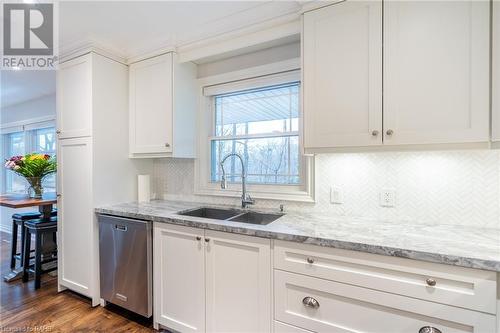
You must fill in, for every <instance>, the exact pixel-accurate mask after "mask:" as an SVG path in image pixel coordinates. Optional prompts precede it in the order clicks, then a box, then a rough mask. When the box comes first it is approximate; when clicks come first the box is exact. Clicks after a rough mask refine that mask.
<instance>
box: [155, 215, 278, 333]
mask: <svg viewBox="0 0 500 333" xmlns="http://www.w3.org/2000/svg"><path fill="white" fill-rule="evenodd" d="M154 240H155V241H154V244H155V245H154V246H155V248H154V252H153V258H154V265H153V266H154V274H153V276H154V291H153V294H154V308H155V314H154V322H155V324H160V325H162V326H165V327H167V328H171V329H174V330H176V331H180V332H205V331H206V332H270V331H271V312H272V308H271V243H270V240H268V239H262V238H255V237H249V236H243V235H236V234H230V233H223V232H215V231H209V230H206V231H204V230H203V229H194V228H189V227H184V226H175V225H168V224H165V223H155V227H154Z"/></svg>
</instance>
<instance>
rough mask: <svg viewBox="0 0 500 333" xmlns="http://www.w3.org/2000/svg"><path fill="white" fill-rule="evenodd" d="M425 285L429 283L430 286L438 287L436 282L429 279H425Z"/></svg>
mask: <svg viewBox="0 0 500 333" xmlns="http://www.w3.org/2000/svg"><path fill="white" fill-rule="evenodd" d="M425 283H427V285H428V286H431V287H434V286H435V285H436V280H434V279H431V278H428V279H425Z"/></svg>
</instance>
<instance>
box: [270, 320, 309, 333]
mask: <svg viewBox="0 0 500 333" xmlns="http://www.w3.org/2000/svg"><path fill="white" fill-rule="evenodd" d="M274 333H311V331H306V330H304V329H302V328H299V327H295V326H292V325H288V324H285V323H282V322H281V321H277V320H275V321H274Z"/></svg>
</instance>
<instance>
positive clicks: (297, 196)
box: [194, 184, 315, 203]
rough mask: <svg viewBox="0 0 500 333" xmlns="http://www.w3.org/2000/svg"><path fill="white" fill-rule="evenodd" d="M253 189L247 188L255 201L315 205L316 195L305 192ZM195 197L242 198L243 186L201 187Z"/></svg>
mask: <svg viewBox="0 0 500 333" xmlns="http://www.w3.org/2000/svg"><path fill="white" fill-rule="evenodd" d="M259 187H261V188H259V189H255V188H254V189H252V187H251V186H250V185H248V186H247V191H248V194H250V196H251V197H252V198H253V199H263V200H278V201H293V202H309V203H314V202H315V200H314V193H310V192H308V191H303V190H292V191H283V190H280V189H277V188H275V187H273V186H270V187H269V189H262V186H259ZM194 194H195V195H206V196H217V197H231V198H240V197H241V184H228V188H227V189H225V190H222V189H220V188H217V187H216V186H213V187H212V186H207V187H203V188H201V187H199V188H195V190H194Z"/></svg>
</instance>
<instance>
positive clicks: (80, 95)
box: [57, 53, 92, 139]
mask: <svg viewBox="0 0 500 333" xmlns="http://www.w3.org/2000/svg"><path fill="white" fill-rule="evenodd" d="M57 132H58V137H59V138H61V139H64V138H74V137H82V136H90V135H91V133H92V54H91V53H89V54H87V55H84V56H81V57H78V58H75V59H72V60H70V61H67V62H65V63H62V64H60V66H59V70H58V71H57Z"/></svg>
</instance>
